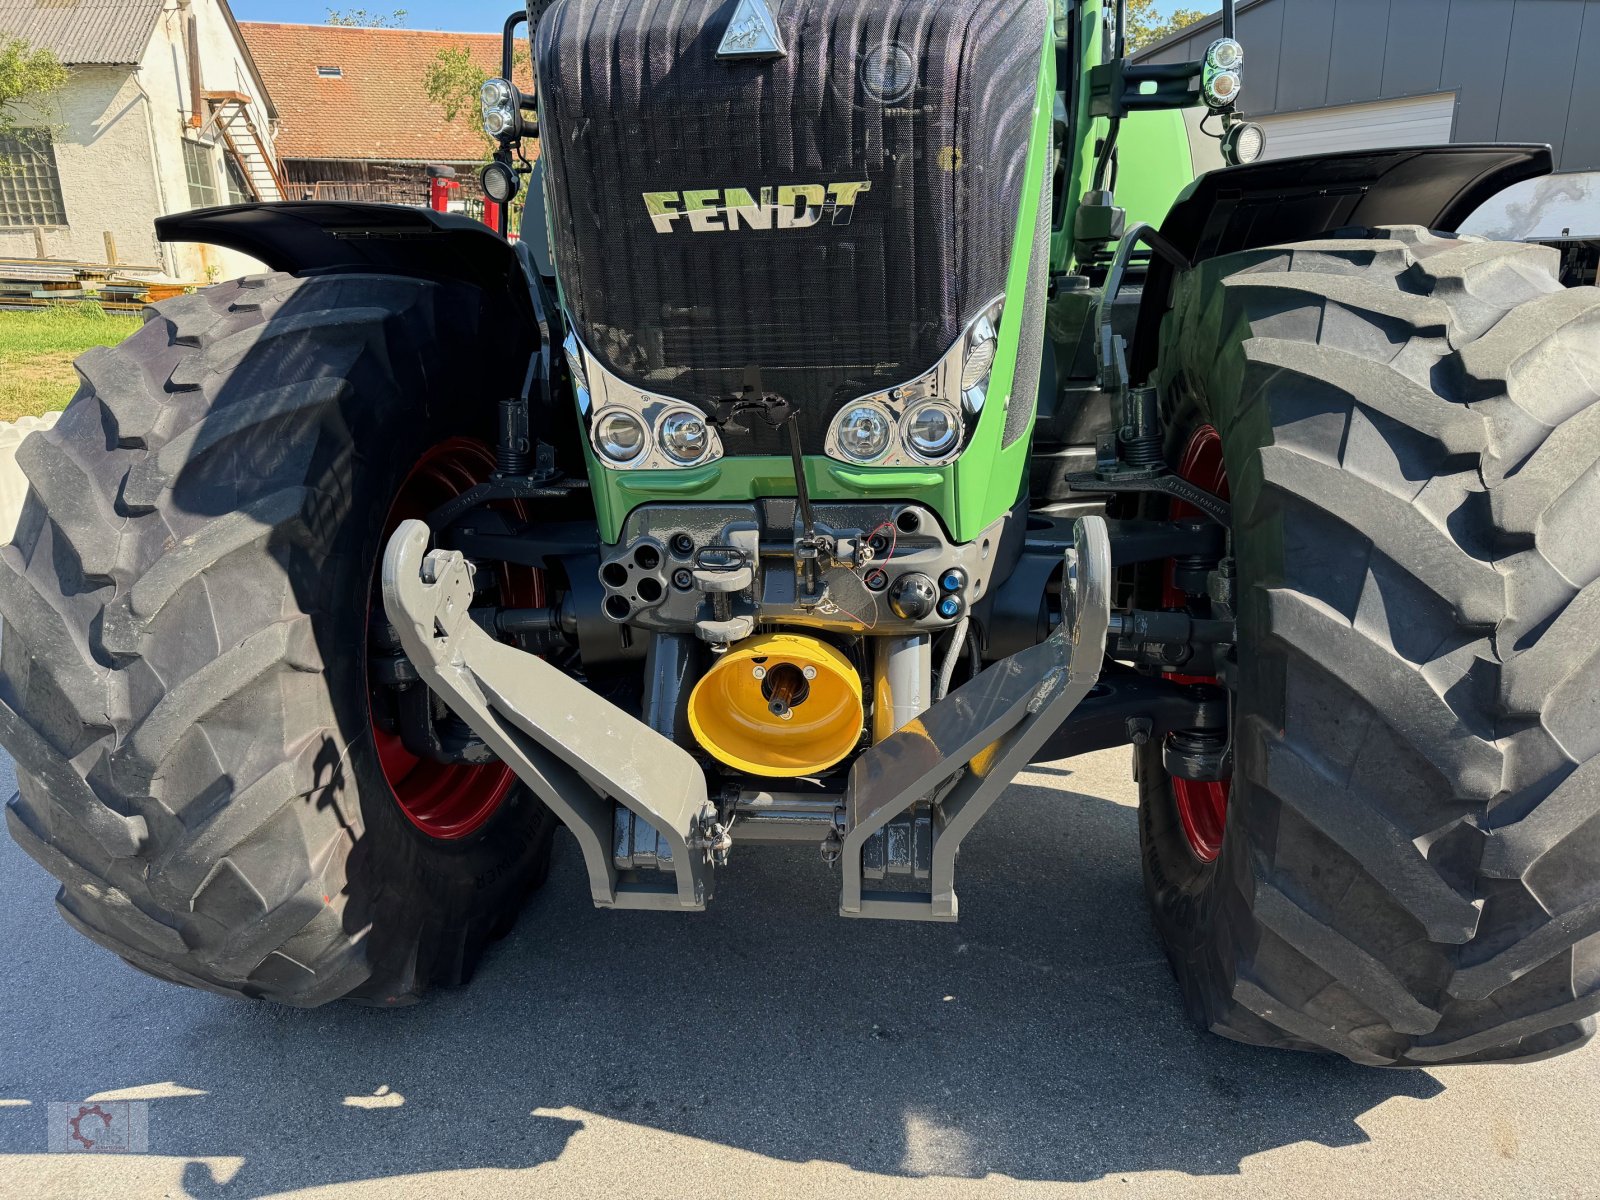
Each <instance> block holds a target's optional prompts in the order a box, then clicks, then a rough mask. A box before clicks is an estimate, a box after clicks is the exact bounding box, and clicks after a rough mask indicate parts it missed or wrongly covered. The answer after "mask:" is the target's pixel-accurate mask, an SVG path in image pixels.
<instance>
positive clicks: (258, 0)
mask: <svg viewBox="0 0 1600 1200" xmlns="http://www.w3.org/2000/svg"><path fill="white" fill-rule="evenodd" d="M231 3H232V6H233V15H234V16H236V17H238V18H239V19H240V20H241V21H287V22H298V23H301V24H307V25H320V24H322V23H323V22H324V21H326V20H327V19H328V9H329V8H330V7H333V8H335V9H338V10H340V11H349V10H351V9H356V8H365V9H366V10H367V12H369V13H373V14H380V13H382V14H386V13H391V12H393V11H394V10H395V9H397V8H403V9H405V13H406V16H405V20H404V21H402V22H400V24H402V25H403V26H404V27H405V28H407V29H449V30H451V31H454V32H463V33H497V32H499V29H500V26H501V25H502V24H503V23H504V22H505V19H506V17H507V15H508V14H510V13H511V12H513V11H515V10H516V7H517V4H516V0H357V2H355V3H351V2H349V0H335V3H333V4H332V5H329V4H328V3H327V2H326V0H231ZM1185 6H1187V7H1190V8H1194V7H1201V8H1204V7H1209V6H1208V5H1205V4H1203V3H1199V2H1198V0H1156V7H1157V8H1158V9H1160V10H1161V12H1162V14H1163V15H1165V14H1168V13H1171V12H1172V10H1173V9H1175V8H1180V7H1185Z"/></svg>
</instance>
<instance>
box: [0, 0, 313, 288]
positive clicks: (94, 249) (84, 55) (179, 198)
mask: <svg viewBox="0 0 1600 1200" xmlns="http://www.w3.org/2000/svg"><path fill="white" fill-rule="evenodd" d="M17 37H20V38H22V39H23V40H24V41H26V42H27V43H29V44H30V45H32V46H34V47H43V48H46V49H49V50H52V51H54V52H55V54H56V55H57V57H59V58H60V59H61V61H62V63H63V64H65V65H66V67H67V68H68V71H69V74H70V80H69V82H68V83H67V85H66V87H65V88H63V89H62V90H61V91H60V92H58V93H56V94H54V95H53V96H50V97H48V98H46V99H44V100H43V101H41V102H37V103H34V104H33V105H31V106H23V107H20V108H18V109H17V110H16V111H15V119H16V120H17V121H18V123H19V124H21V125H23V126H25V127H27V129H28V131H29V132H28V135H27V136H26V137H25V138H23V139H20V140H19V139H11V140H10V141H8V142H5V143H4V144H0V153H4V154H5V155H6V156H7V157H8V158H11V159H13V160H16V161H17V162H18V163H19V164H20V169H17V170H13V171H10V172H6V173H0V272H3V271H4V269H5V264H4V262H3V260H11V262H10V266H12V267H13V268H18V269H20V268H25V266H26V264H27V262H28V261H37V260H40V259H43V260H47V261H49V262H54V263H58V264H59V263H62V262H67V263H81V264H90V265H97V264H105V263H110V264H111V265H116V266H120V267H121V268H122V270H123V272H124V273H132V274H138V275H141V276H151V277H154V276H164V277H166V278H168V279H173V280H178V281H181V282H183V283H198V284H203V283H206V282H208V281H210V280H214V279H228V278H232V277H233V276H236V275H240V274H244V273H247V272H249V271H251V270H257V269H259V264H257V263H256V262H255V261H254V260H253V259H250V258H246V257H245V256H243V255H240V254H236V253H233V252H232V251H227V250H223V249H220V248H218V247H214V246H192V245H162V244H161V243H159V242H157V241H156V238H155V230H154V228H153V223H154V221H155V219H156V217H158V216H161V215H163V214H166V213H173V212H182V211H184V210H186V209H191V208H202V207H206V206H208V205H214V204H229V203H235V202H238V201H242V200H251V199H262V200H279V199H282V198H283V191H282V189H283V184H282V182H281V181H282V174H281V168H280V166H279V164H278V161H277V157H276V154H275V152H274V150H273V142H272V136H273V130H274V125H275V123H276V120H277V114H276V112H275V111H274V109H273V106H272V101H271V99H270V98H269V97H268V95H267V92H266V88H265V86H264V85H263V83H262V81H261V76H260V73H259V72H258V71H257V70H256V67H255V64H254V62H253V61H252V60H251V58H250V51H249V50H248V48H247V47H246V46H245V43H244V39H243V38H242V37H241V36H240V33H239V27H238V25H237V23H236V22H235V21H234V18H233V13H232V12H230V11H229V9H228V5H227V3H226V0H0V41H3V40H8V39H10V38H17ZM17 260H25V261H24V262H22V263H20V264H19V263H18V261H17Z"/></svg>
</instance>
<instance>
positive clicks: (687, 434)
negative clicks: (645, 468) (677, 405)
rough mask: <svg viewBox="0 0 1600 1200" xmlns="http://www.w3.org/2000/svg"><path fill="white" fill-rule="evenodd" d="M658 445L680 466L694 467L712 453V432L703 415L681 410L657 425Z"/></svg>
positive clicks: (664, 418) (668, 414) (671, 413)
mask: <svg viewBox="0 0 1600 1200" xmlns="http://www.w3.org/2000/svg"><path fill="white" fill-rule="evenodd" d="M656 444H657V445H658V446H660V447H661V452H662V453H663V454H665V455H666V456H667V457H668V458H670V459H671V460H672V461H673V462H675V463H677V464H678V465H679V466H684V467H692V466H694V465H695V464H696V463H698V462H699V461H700V460H701V459H703V458H705V456H706V454H707V453H708V452H709V451H710V449H711V430H710V428H709V427H708V426H707V425H706V419H705V417H704V416H703V415H702V414H700V413H697V412H691V411H689V410H688V409H679V410H677V411H676V412H669V413H667V415H666V416H664V417H662V418H661V420H660V421H659V422H658V423H657V425H656Z"/></svg>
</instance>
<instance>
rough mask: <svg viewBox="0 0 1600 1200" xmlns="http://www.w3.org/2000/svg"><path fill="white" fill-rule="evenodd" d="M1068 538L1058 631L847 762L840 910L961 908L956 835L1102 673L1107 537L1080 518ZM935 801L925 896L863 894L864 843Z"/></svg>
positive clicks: (927, 917)
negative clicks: (913, 809)
mask: <svg viewBox="0 0 1600 1200" xmlns="http://www.w3.org/2000/svg"><path fill="white" fill-rule="evenodd" d="M1072 533H1073V545H1072V548H1071V549H1069V550H1067V552H1066V555H1065V562H1064V564H1063V572H1064V577H1063V579H1062V588H1061V603H1062V608H1063V613H1062V616H1063V619H1062V621H1061V623H1060V624H1059V625H1057V626H1056V629H1055V632H1054V633H1052V634H1051V635H1050V636H1049V637H1048V638H1046V639H1045V640H1044V641H1042V642H1040V643H1039V644H1038V645H1036V646H1033V647H1031V648H1029V649H1027V650H1023V651H1020V652H1019V653H1017V654H1013V655H1012V656H1011V657H1010V658H1006V659H1003V660H1002V661H1000V662H998V663H996V664H995V665H994V666H992V667H990V668H989V669H988V670H987V671H984V672H983V673H982V674H981V675H979V676H977V677H976V678H975V679H972V680H970V681H969V682H967V683H966V684H964V685H962V686H961V687H960V688H958V689H957V690H956V691H954V692H952V693H951V694H950V695H949V696H947V697H945V698H944V699H943V700H941V701H940V702H939V703H938V704H935V705H934V706H933V707H932V708H930V709H929V710H928V711H927V712H925V713H923V714H922V715H921V716H920V717H918V718H916V719H915V720H913V721H911V722H910V723H909V724H907V725H905V726H904V727H902V728H901V729H899V730H897V731H896V732H895V733H893V734H891V735H890V736H889V737H887V738H885V739H884V740H883V741H881V742H879V743H878V744H877V745H876V746H873V747H872V748H871V749H870V750H868V751H866V752H865V753H864V754H862V756H861V757H860V758H859V759H857V760H856V762H855V765H854V766H853V767H851V769H850V786H849V790H848V791H847V792H846V796H845V834H844V844H843V847H842V854H841V856H840V864H841V867H842V868H843V872H844V880H843V885H844V886H843V892H842V895H841V898H840V905H839V911H840V913H841V914H842V915H844V916H847V917H891V918H902V919H912V920H924V921H954V920H955V919H956V918H957V916H958V915H959V913H958V907H957V903H956V891H955V869H956V851H957V850H958V849H959V848H960V846H961V839H962V838H964V837H966V835H967V834H968V833H969V832H971V830H972V827H973V826H974V825H976V824H977V823H978V821H979V819H980V818H982V817H983V815H984V814H985V813H987V812H988V810H989V808H990V806H991V805H993V804H994V802H995V801H996V800H998V799H999V798H1000V793H1001V792H1003V791H1004V790H1005V789H1006V787H1007V785H1009V784H1010V783H1011V781H1012V780H1013V779H1014V778H1016V775H1017V772H1018V771H1020V770H1022V769H1023V768H1024V767H1025V766H1027V765H1028V764H1029V763H1030V762H1032V761H1033V758H1034V756H1035V754H1037V753H1038V751H1039V750H1040V748H1041V747H1043V746H1044V744H1045V742H1046V741H1048V740H1049V738H1050V735H1051V734H1052V733H1054V732H1055V731H1056V728H1057V727H1058V726H1059V725H1060V724H1061V723H1062V721H1064V720H1065V719H1066V718H1067V716H1068V715H1069V714H1070V713H1071V712H1072V710H1073V709H1074V708H1076V707H1077V706H1078V705H1079V704H1080V703H1081V702H1082V701H1083V699H1084V697H1085V696H1087V695H1088V694H1089V692H1090V690H1091V689H1092V688H1093V687H1094V685H1095V682H1096V680H1098V679H1099V678H1100V667H1101V664H1102V662H1103V661H1104V657H1105V646H1106V632H1107V629H1108V627H1109V625H1110V619H1111V539H1110V537H1109V536H1108V534H1107V532H1106V524H1105V521H1104V520H1103V519H1101V518H1100V517H1081V518H1079V519H1078V520H1077V521H1075V522H1074V524H1073V531H1072ZM930 798H931V799H932V801H933V812H932V822H931V826H932V830H931V831H932V837H933V845H932V856H931V857H932V862H931V871H930V876H931V879H930V884H931V886H930V889H929V891H928V892H927V893H926V894H922V893H917V892H910V891H865V890H864V889H863V886H862V876H863V871H862V851H863V850H864V849H865V848H866V846H867V843H868V840H869V839H870V838H872V837H873V836H874V835H875V834H877V833H878V831H879V830H882V829H883V828H884V827H885V826H886V825H888V824H889V822H890V821H892V820H894V819H895V818H897V817H899V816H900V815H901V814H902V813H904V812H906V810H907V809H909V808H911V807H912V806H913V805H915V804H917V803H919V802H920V801H923V800H926V799H930ZM912 836H916V834H915V832H913V834H912Z"/></svg>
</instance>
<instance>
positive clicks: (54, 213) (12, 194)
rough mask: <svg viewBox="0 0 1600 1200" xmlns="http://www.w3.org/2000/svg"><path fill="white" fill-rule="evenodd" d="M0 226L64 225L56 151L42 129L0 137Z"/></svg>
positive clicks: (21, 130)
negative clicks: (1, 162) (2, 161)
mask: <svg viewBox="0 0 1600 1200" xmlns="http://www.w3.org/2000/svg"><path fill="white" fill-rule="evenodd" d="M0 160H4V164H5V165H3V166H0V226H17V225H65V224H66V223H67V206H66V204H65V202H63V200H62V199H61V175H60V173H59V172H58V171H57V170H56V151H55V147H54V146H53V145H51V144H50V134H49V133H48V132H46V131H45V130H43V129H19V130H18V131H17V132H16V134H15V135H13V136H0Z"/></svg>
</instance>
